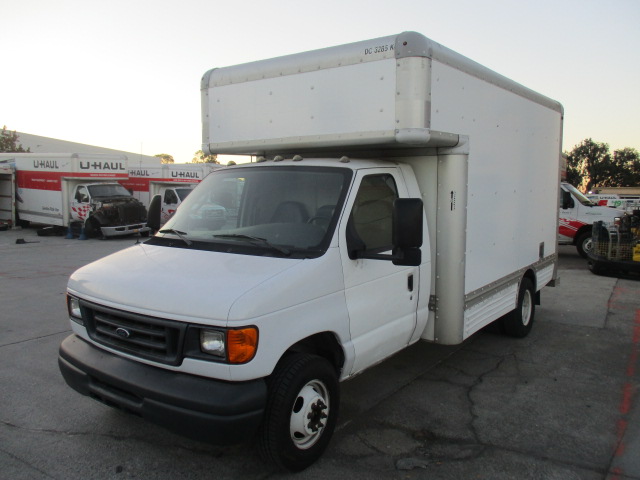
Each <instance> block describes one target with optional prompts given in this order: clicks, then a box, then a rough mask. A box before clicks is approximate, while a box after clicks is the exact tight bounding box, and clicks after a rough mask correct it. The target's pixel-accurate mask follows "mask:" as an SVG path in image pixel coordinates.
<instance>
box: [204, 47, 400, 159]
mask: <svg viewBox="0 0 640 480" xmlns="http://www.w3.org/2000/svg"><path fill="white" fill-rule="evenodd" d="M395 75H396V60H395V59H393V58H391V59H386V60H382V61H377V62H369V63H363V64H356V65H348V66H344V67H341V68H332V69H325V70H318V71H315V72H307V73H301V74H296V75H287V76H283V77H276V78H268V79H265V80H260V81H253V82H245V83H241V84H235V85H225V86H223V87H219V88H215V89H212V91H211V93H210V95H209V99H208V102H209V103H208V111H209V112H210V118H209V121H210V125H209V136H210V142H212V143H214V144H216V145H217V146H218V148H217V150H221V149H223V148H224V147H225V146H227V147H228V146H233V145H236V146H242V145H243V144H246V143H248V142H251V144H255V143H256V141H258V142H259V141H260V140H270V141H271V142H270V143H278V142H281V143H282V145H283V147H284V148H286V147H287V146H288V145H289V143H290V142H291V140H292V139H293V140H294V141H295V142H296V143H304V142H305V141H313V142H314V143H317V142H319V141H320V142H321V141H322V140H323V138H326V139H327V140H331V142H332V143H342V144H345V145H351V144H354V143H355V144H357V143H359V142H361V141H362V139H363V138H369V137H372V136H373V137H381V138H382V137H385V136H386V137H389V138H392V137H393V136H394V128H395V123H394V120H395ZM371 78H375V79H376V81H375V82H371ZM214 148H215V147H214Z"/></svg>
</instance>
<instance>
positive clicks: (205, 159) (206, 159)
mask: <svg viewBox="0 0 640 480" xmlns="http://www.w3.org/2000/svg"><path fill="white" fill-rule="evenodd" d="M191 163H220V162H218V156H217V155H205V154H204V152H203V151H202V150H198V151H197V152H196V153H194V157H193V160H191Z"/></svg>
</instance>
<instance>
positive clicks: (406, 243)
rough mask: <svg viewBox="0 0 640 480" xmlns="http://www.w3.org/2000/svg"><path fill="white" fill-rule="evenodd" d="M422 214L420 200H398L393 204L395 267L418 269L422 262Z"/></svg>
mask: <svg viewBox="0 0 640 480" xmlns="http://www.w3.org/2000/svg"><path fill="white" fill-rule="evenodd" d="M422 212H423V204H422V200H421V199H419V198H398V199H396V200H395V201H394V202H393V255H392V257H393V258H392V260H393V264H394V265H405V266H411V267H417V266H418V265H420V263H421V262H422V251H421V250H420V247H421V246H422V240H423V239H422V228H423V222H422V218H423V213H422Z"/></svg>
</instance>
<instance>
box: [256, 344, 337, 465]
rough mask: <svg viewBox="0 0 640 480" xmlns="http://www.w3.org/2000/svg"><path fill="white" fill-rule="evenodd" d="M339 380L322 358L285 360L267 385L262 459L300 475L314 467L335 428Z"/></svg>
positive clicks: (304, 355) (306, 356) (261, 434)
mask: <svg viewBox="0 0 640 480" xmlns="http://www.w3.org/2000/svg"><path fill="white" fill-rule="evenodd" d="M339 402H340V398H339V389H338V378H337V374H336V371H335V369H334V368H333V366H332V365H331V364H330V363H329V362H328V361H327V360H325V359H324V358H322V357H318V356H316V355H309V354H294V355H291V356H289V357H285V358H284V359H283V360H282V361H281V362H280V363H279V364H278V366H277V367H276V370H275V371H274V373H273V375H272V377H271V379H270V382H269V400H268V402H267V408H266V411H265V416H264V420H263V423H262V427H261V431H260V438H259V442H260V443H259V446H260V453H261V455H262V457H263V458H264V459H265V460H266V461H269V462H272V463H274V464H276V465H277V466H278V467H280V468H282V469H285V470H289V471H292V472H297V471H300V470H303V469H305V468H307V467H308V466H309V465H311V464H312V463H314V462H315V461H316V460H317V459H318V458H319V457H320V456H321V455H322V453H323V452H324V450H325V448H326V447H327V445H328V443H329V440H330V439H331V435H332V434H333V430H334V428H335V426H336V419H337V416H338V406H339Z"/></svg>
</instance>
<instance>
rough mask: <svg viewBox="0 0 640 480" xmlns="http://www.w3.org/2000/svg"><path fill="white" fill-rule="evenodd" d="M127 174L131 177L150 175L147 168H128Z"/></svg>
mask: <svg viewBox="0 0 640 480" xmlns="http://www.w3.org/2000/svg"><path fill="white" fill-rule="evenodd" d="M129 175H131V176H132V177H150V176H151V174H150V173H149V170H129Z"/></svg>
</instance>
